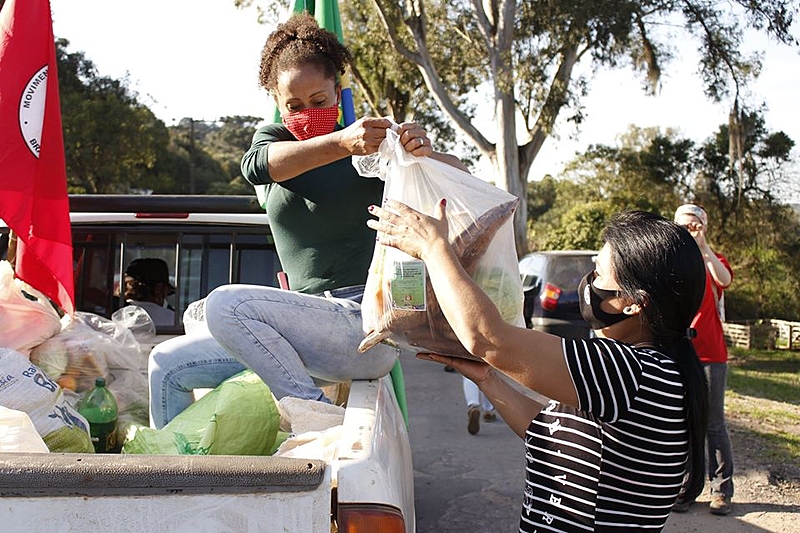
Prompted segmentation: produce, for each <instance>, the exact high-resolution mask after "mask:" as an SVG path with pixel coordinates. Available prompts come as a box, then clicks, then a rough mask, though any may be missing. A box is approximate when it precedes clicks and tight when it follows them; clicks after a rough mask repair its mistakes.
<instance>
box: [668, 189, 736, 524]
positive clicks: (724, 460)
mask: <svg viewBox="0 0 800 533" xmlns="http://www.w3.org/2000/svg"><path fill="white" fill-rule="evenodd" d="M675 223H676V224H679V225H681V226H683V227H685V228H686V229H687V230H689V233H690V234H691V235H692V237H694V239H695V242H697V246H698V247H699V248H700V252H701V253H702V254H703V260H704V262H705V265H706V289H705V294H704V295H703V301H702V303H701V304H700V310H699V311H698V312H697V315H696V316H695V317H694V320H693V321H692V328H694V330H695V331H696V332H697V336H696V337H695V338H694V339H693V340H692V342H693V344H694V348H695V351H696V352H697V355H698V356H699V357H700V361H701V362H702V363H703V366H704V367H705V371H706V378H707V380H708V391H709V405H708V407H709V412H708V427H707V434H706V455H707V459H708V479H709V481H710V482H711V503H710V504H709V510H710V511H711V512H712V513H714V514H718V515H727V514H728V513H730V512H731V498H732V497H733V451H732V449H731V439H730V435H729V434H728V427H727V424H726V423H725V386H726V381H727V376H728V348H727V346H726V345H725V338H724V337H723V335H722V321H721V320H720V316H721V312H720V309H721V305H720V302H721V300H722V293H723V291H724V290H725V289H726V288H727V287H728V286H729V285H730V284H731V281H732V280H733V271H732V270H731V266H730V264H728V260H727V259H726V258H725V256H723V255H722V254H718V253H716V252H714V250H712V249H711V246H710V245H709V244H708V241H707V240H706V229H707V228H708V214H707V213H706V211H705V209H703V208H702V207H700V206H699V205H695V204H684V205H682V206H680V207H679V208H678V209H677V210H676V211H675ZM693 503H694V500H687V499H682V498H678V502H677V503H676V504H675V506H674V507H673V510H674V511H677V512H686V511H688V510H689V507H690V506H691V505H692V504H693Z"/></svg>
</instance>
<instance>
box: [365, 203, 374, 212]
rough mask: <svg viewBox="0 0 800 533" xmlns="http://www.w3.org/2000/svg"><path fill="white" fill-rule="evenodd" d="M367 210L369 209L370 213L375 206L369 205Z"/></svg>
mask: <svg viewBox="0 0 800 533" xmlns="http://www.w3.org/2000/svg"><path fill="white" fill-rule="evenodd" d="M367 211H369V212H370V213H372V212H373V211H375V206H374V205H371V206H369V207H368V208H367Z"/></svg>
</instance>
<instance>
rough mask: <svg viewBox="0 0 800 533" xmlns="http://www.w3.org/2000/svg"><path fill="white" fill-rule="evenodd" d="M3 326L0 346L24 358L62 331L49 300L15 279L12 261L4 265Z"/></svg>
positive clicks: (0, 281)
mask: <svg viewBox="0 0 800 533" xmlns="http://www.w3.org/2000/svg"><path fill="white" fill-rule="evenodd" d="M0 324H2V327H0V346H2V347H5V348H11V349H12V350H17V351H18V352H21V353H22V354H23V355H30V352H31V349H32V348H33V347H34V346H37V345H38V344H41V343H42V342H43V341H45V340H47V339H49V338H50V337H52V336H53V335H55V334H56V333H58V332H59V331H60V330H61V322H60V319H59V316H58V313H57V312H56V310H55V308H54V307H53V306H52V305H51V304H50V301H49V300H48V299H47V297H46V296H45V295H44V294H42V293H41V292H39V291H37V290H36V289H34V288H33V287H31V286H30V285H28V284H27V283H25V282H24V281H22V280H20V279H17V278H15V277H14V269H13V268H12V267H11V263H9V262H8V261H0Z"/></svg>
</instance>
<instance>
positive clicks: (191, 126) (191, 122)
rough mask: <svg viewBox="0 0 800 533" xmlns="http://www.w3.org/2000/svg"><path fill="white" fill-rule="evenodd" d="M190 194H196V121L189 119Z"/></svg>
mask: <svg viewBox="0 0 800 533" xmlns="http://www.w3.org/2000/svg"><path fill="white" fill-rule="evenodd" d="M189 194H194V119H193V118H192V117H189Z"/></svg>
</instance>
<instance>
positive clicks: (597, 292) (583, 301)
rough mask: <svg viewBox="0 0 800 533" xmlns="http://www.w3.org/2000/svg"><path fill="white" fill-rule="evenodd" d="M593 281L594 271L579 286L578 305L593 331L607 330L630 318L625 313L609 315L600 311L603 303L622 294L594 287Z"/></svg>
mask: <svg viewBox="0 0 800 533" xmlns="http://www.w3.org/2000/svg"><path fill="white" fill-rule="evenodd" d="M592 280H594V271H592V272H589V273H588V274H586V276H585V277H584V278H583V279H582V280H581V282H580V284H579V285H578V303H579V304H580V308H581V316H582V317H583V319H584V320H585V321H586V322H588V323H589V324H590V325H591V326H592V329H594V330H598V329H603V328H607V327H608V326H613V325H614V324H616V323H617V322H622V321H623V320H625V319H627V318H630V315H626V314H625V313H608V312H606V311H603V310H602V309H600V304H601V303H602V302H604V301H606V300H608V299H609V298H614V297H616V296H619V295H620V293H619V291H609V290H606V289H598V288H597V287H595V286H594V283H592Z"/></svg>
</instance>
